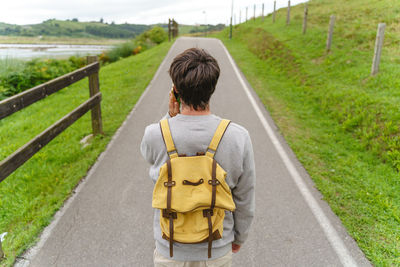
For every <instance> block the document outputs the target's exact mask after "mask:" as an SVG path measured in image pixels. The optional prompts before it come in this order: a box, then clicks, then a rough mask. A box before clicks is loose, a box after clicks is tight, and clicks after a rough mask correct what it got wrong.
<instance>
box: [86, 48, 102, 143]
mask: <svg viewBox="0 0 400 267" xmlns="http://www.w3.org/2000/svg"><path fill="white" fill-rule="evenodd" d="M97 61H98V60H97V56H88V57H87V63H88V64H90V63H94V62H97ZM98 92H100V85H99V73H98V72H96V73H93V74H91V75H89V93H90V97H92V96H94V95H95V94H97V93H98ZM91 113H92V129H93V135H96V134H103V121H102V119H101V106H100V103H99V104H98V105H96V106H94V107H93V108H92V112H91Z"/></svg>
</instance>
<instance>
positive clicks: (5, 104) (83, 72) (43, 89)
mask: <svg viewBox="0 0 400 267" xmlns="http://www.w3.org/2000/svg"><path fill="white" fill-rule="evenodd" d="M98 71H99V63H98V62H95V63H92V64H90V65H87V66H85V67H83V68H81V69H78V70H76V71H73V72H71V73H68V74H65V75H63V76H60V77H58V78H56V79H54V80H51V81H48V82H46V83H43V84H41V85H38V86H36V87H33V88H32V89H29V90H26V91H24V92H22V93H19V94H17V95H15V96H11V97H9V98H7V99H4V100H3V101H1V102H0V120H1V119H3V118H5V117H7V116H9V115H11V114H13V113H14V112H17V111H18V110H21V109H23V108H26V107H27V106H29V105H31V104H33V103H35V102H37V101H39V100H41V99H43V98H45V97H46V96H49V95H51V94H53V93H55V92H58V91H59V90H61V89H63V88H65V87H67V86H69V85H71V84H73V83H75V82H77V81H79V80H82V79H83V78H85V77H87V76H89V75H91V74H93V73H97V72H98Z"/></svg>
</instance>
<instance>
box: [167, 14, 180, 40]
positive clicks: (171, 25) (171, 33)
mask: <svg viewBox="0 0 400 267" xmlns="http://www.w3.org/2000/svg"><path fill="white" fill-rule="evenodd" d="M178 34H179V25H178V23H177V22H176V21H175V20H174V19H168V41H171V39H173V38H176V37H178Z"/></svg>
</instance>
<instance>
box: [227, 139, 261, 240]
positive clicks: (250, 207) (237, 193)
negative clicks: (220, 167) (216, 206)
mask: <svg viewBox="0 0 400 267" xmlns="http://www.w3.org/2000/svg"><path fill="white" fill-rule="evenodd" d="M243 156H244V158H243V172H242V174H241V175H240V177H239V179H238V183H237V184H236V186H235V187H234V188H233V190H232V194H233V200H234V202H235V204H236V210H235V211H234V213H233V219H234V232H235V239H234V241H233V243H235V244H238V245H241V244H243V243H244V242H245V241H246V239H247V236H248V234H249V229H250V225H251V223H252V221H253V218H254V213H255V181H256V172H255V164H254V153H253V146H252V144H251V140H250V136H249V135H247V139H246V141H245V147H244V153H243Z"/></svg>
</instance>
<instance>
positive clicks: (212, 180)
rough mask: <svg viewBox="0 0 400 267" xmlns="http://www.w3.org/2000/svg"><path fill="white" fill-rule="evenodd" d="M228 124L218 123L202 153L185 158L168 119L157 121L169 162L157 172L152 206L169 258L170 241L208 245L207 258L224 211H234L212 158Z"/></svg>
mask: <svg viewBox="0 0 400 267" xmlns="http://www.w3.org/2000/svg"><path fill="white" fill-rule="evenodd" d="M229 123H230V121H229V120H222V121H221V123H220V124H219V125H218V128H217V130H216V132H215V134H214V137H213V138H212V140H211V143H210V145H209V147H208V149H207V151H206V153H197V156H191V157H186V156H184V155H178V152H177V151H176V148H175V145H174V142H173V140H172V136H171V132H170V129H169V124H168V120H166V119H165V120H162V121H161V122H160V127H161V131H162V136H163V138H164V143H165V145H166V147H167V153H168V156H169V159H168V160H167V162H166V163H165V164H164V165H163V166H162V167H161V169H160V174H159V177H158V180H157V182H156V184H155V186H154V191H153V201H152V206H153V208H156V209H159V210H160V226H161V231H162V233H163V238H164V239H166V240H169V249H170V257H172V256H173V242H179V243H187V244H194V243H203V242H208V258H211V247H212V241H213V240H217V239H220V238H221V237H222V231H223V221H224V217H225V210H229V211H234V210H235V203H234V202H233V199H232V194H231V190H230V188H229V186H228V184H227V183H226V182H225V178H226V172H225V171H224V169H222V167H221V166H220V165H219V164H218V163H217V162H216V161H215V159H214V154H215V152H216V151H217V148H218V145H219V142H220V141H221V138H222V136H223V135H224V133H225V130H226V128H227V127H228V125H229Z"/></svg>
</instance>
